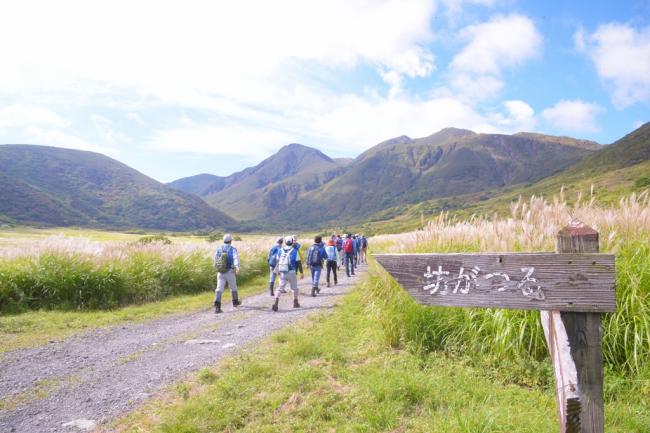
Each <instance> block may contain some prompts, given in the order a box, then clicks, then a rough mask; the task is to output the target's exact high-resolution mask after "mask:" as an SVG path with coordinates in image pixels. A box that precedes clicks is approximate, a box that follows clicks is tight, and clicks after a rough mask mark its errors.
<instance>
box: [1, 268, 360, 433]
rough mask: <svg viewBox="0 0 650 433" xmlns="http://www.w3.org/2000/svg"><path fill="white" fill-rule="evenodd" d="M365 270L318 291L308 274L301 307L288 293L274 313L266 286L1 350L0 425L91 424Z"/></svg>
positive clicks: (263, 332)
mask: <svg viewBox="0 0 650 433" xmlns="http://www.w3.org/2000/svg"><path fill="white" fill-rule="evenodd" d="M364 270H365V266H363V265H362V267H361V269H360V271H361V272H360V273H359V272H358V273H357V276H356V277H352V278H349V279H348V278H346V277H345V276H344V277H343V278H341V281H339V284H338V285H337V286H333V287H331V288H323V289H322V290H321V294H320V295H319V296H318V297H316V298H312V297H311V296H308V293H309V291H310V282H309V279H308V277H306V278H305V279H304V280H302V281H300V284H299V285H300V288H301V304H302V306H301V308H299V309H294V308H292V305H291V304H292V295H291V294H290V293H287V294H284V295H282V298H281V300H280V311H279V312H278V313H273V312H272V311H271V310H270V306H271V304H272V298H271V297H270V296H269V294H268V292H267V293H264V294H260V295H256V296H252V297H250V298H245V299H244V300H243V301H244V303H243V305H242V306H240V307H238V308H236V309H235V308H233V307H232V306H231V305H227V307H226V308H225V309H224V313H223V314H220V315H215V314H214V312H213V310H212V309H211V308H210V309H207V308H206V309H205V310H202V311H199V312H193V313H191V314H186V315H174V316H169V317H165V318H162V319H157V320H154V321H150V322H146V323H141V324H132V325H126V326H117V327H110V328H104V329H97V330H94V331H91V332H89V333H87V334H84V335H82V336H77V337H73V338H70V339H67V340H65V341H56V342H51V343H50V344H48V345H46V346H42V347H38V348H34V349H24V350H18V351H14V352H9V353H6V354H5V355H4V357H2V359H0V432H3V433H4V432H25V433H27V432H29V433H34V432H73V431H92V430H93V429H94V428H95V426H96V425H100V424H104V423H106V422H109V421H111V420H112V419H114V418H116V417H118V416H120V415H123V414H125V413H127V412H129V411H131V410H133V409H134V408H137V407H138V406H139V405H140V404H141V403H142V402H143V401H145V400H147V399H148V398H150V397H151V396H152V395H153V394H154V393H155V392H156V391H157V390H159V389H160V388H161V387H162V386H164V385H166V384H169V383H171V382H173V381H175V380H178V379H181V378H182V377H183V375H184V374H185V373H187V372H191V371H195V370H198V369H200V368H202V367H204V366H207V365H210V364H212V363H214V362H215V361H216V360H218V359H219V358H222V357H224V356H227V355H229V354H232V353H234V352H235V351H238V350H242V349H245V348H246V347H251V346H250V343H252V342H255V341H257V340H259V339H261V338H263V337H265V336H267V335H269V334H270V333H272V332H273V331H276V330H278V329H280V328H282V327H284V326H286V325H288V324H290V323H293V322H295V321H297V320H299V319H301V318H303V317H305V316H306V315H308V314H310V313H313V312H323V311H327V310H328V309H330V308H332V307H333V305H334V304H335V303H336V302H337V300H339V299H340V297H341V296H342V295H344V294H345V293H347V292H348V291H349V290H350V289H351V288H352V287H353V286H354V285H355V284H356V283H357V282H358V279H359V277H360V274H362V273H363V271H364ZM321 287H322V284H321Z"/></svg>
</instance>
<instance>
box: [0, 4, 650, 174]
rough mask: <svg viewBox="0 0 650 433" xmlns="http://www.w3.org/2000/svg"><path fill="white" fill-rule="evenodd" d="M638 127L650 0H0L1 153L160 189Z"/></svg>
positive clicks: (605, 138)
mask: <svg viewBox="0 0 650 433" xmlns="http://www.w3.org/2000/svg"><path fill="white" fill-rule="evenodd" d="M648 121H650V0H627V1H625V0H618V1H612V0H592V1H588V2H587V1H569V2H567V1H557V0H549V1H546V0H539V1H524V0H328V1H310V0H295V1H291V0H273V1H268V0H266V1H264V0H262V1H248V0H237V1H214V0H213V1H193V0H185V1H165V0H154V1H148V0H140V1H132V0H129V1H121V0H111V1H96V0H79V1H73V0H57V1H55V2H54V1H49V0H45V1H34V0H20V1H12V0H0V144H9V143H12V144H15V143H27V144H40V145H49V146H58V147H67V148H74V149H82V150H91V151H96V152H101V153H104V154H106V155H108V156H111V157H113V158H115V159H118V160H119V161H121V162H124V163H125V164H127V165H130V166H131V167H133V168H135V169H137V170H139V171H141V172H143V173H145V174H147V175H149V176H151V177H153V178H155V179H157V180H159V181H163V182H168V181H171V180H174V179H177V178H181V177H185V176H191V175H195V174H199V173H211V174H216V175H222V176H223V175H228V174H231V173H233V172H235V171H239V170H241V169H243V168H246V167H248V166H251V165H255V164H257V163H258V162H260V161H261V160H263V159H264V158H266V157H268V156H270V155H271V154H273V153H275V152H277V150H278V149H279V148H280V147H282V146H283V145H286V144H289V143H301V144H304V145H307V146H312V147H315V148H318V149H319V150H321V151H323V152H324V153H326V154H327V155H329V156H331V157H355V156H357V155H359V154H360V153H361V152H363V151H364V150H366V149H368V148H370V147H372V146H373V145H375V144H377V143H379V142H381V141H384V140H387V139H390V138H392V137H396V136H399V135H408V136H409V137H412V138H417V137H423V136H427V135H430V134H432V133H434V132H436V131H438V130H440V129H442V128H445V127H458V128H467V129H471V130H473V131H476V132H484V133H506V134H510V133H515V132H519V131H533V132H540V133H545V134H553V135H569V136H573V137H577V138H585V139H590V140H594V141H597V142H599V143H603V144H607V143H611V142H614V141H615V140H617V139H619V138H621V137H622V136H624V135H625V134H627V133H629V132H631V131H632V130H634V129H635V128H637V127H639V126H640V125H641V124H643V123H645V122H648Z"/></svg>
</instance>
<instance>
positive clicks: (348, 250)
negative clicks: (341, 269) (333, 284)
mask: <svg viewBox="0 0 650 433" xmlns="http://www.w3.org/2000/svg"><path fill="white" fill-rule="evenodd" d="M343 256H344V259H343V260H344V261H345V274H346V275H347V276H348V277H349V276H350V275H354V240H353V239H352V235H351V234H349V233H348V234H345V235H343Z"/></svg>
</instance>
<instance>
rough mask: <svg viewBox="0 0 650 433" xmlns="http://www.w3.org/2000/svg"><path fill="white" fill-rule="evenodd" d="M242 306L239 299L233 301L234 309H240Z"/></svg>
mask: <svg viewBox="0 0 650 433" xmlns="http://www.w3.org/2000/svg"><path fill="white" fill-rule="evenodd" d="M240 305H241V301H240V300H239V299H236V298H235V299H233V300H232V306H233V307H239V306H240Z"/></svg>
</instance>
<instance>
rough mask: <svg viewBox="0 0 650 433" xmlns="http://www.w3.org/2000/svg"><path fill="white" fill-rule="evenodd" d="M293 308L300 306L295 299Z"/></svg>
mask: <svg viewBox="0 0 650 433" xmlns="http://www.w3.org/2000/svg"><path fill="white" fill-rule="evenodd" d="M293 308H300V304H299V303H298V300H297V299H294V300H293Z"/></svg>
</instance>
